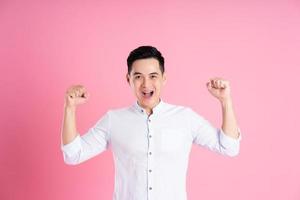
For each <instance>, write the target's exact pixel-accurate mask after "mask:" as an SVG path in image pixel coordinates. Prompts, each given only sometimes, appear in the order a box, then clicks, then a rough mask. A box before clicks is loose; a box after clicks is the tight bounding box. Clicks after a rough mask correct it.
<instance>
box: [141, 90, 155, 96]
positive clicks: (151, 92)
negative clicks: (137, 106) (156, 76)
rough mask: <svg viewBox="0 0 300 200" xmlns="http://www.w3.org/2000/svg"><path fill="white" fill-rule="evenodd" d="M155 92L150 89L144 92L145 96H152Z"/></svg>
mask: <svg viewBox="0 0 300 200" xmlns="http://www.w3.org/2000/svg"><path fill="white" fill-rule="evenodd" d="M153 94H154V91H149V92H142V95H143V97H145V98H150V97H152V96H153Z"/></svg>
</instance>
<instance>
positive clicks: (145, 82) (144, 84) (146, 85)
mask: <svg viewBox="0 0 300 200" xmlns="http://www.w3.org/2000/svg"><path fill="white" fill-rule="evenodd" d="M149 85H150V80H149V79H148V78H144V80H143V84H142V86H143V87H144V88H147V87H148V86H149Z"/></svg>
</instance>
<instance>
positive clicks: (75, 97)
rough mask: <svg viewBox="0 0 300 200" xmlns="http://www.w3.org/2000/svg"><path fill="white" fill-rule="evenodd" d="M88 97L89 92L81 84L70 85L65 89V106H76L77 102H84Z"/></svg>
mask: <svg viewBox="0 0 300 200" xmlns="http://www.w3.org/2000/svg"><path fill="white" fill-rule="evenodd" d="M88 97H89V93H88V92H87V91H86V89H85V87H84V86H83V85H72V86H70V87H69V88H68V89H67V91H66V94H65V106H67V107H76V106H77V105H79V104H83V103H85V102H86V101H87V100H88Z"/></svg>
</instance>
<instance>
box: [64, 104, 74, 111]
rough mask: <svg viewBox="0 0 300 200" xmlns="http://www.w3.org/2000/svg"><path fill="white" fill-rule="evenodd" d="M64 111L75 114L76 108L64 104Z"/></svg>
mask: <svg viewBox="0 0 300 200" xmlns="http://www.w3.org/2000/svg"><path fill="white" fill-rule="evenodd" d="M64 109H65V111H69V112H75V111H76V106H71V105H67V104H65V105H64Z"/></svg>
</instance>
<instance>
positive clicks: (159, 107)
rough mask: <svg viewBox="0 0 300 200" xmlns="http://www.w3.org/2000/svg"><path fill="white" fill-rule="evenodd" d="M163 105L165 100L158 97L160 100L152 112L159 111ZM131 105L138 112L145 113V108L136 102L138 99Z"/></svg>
mask: <svg viewBox="0 0 300 200" xmlns="http://www.w3.org/2000/svg"><path fill="white" fill-rule="evenodd" d="M164 105H165V102H164V101H163V100H162V99H161V98H160V102H159V103H158V104H157V105H156V106H155V107H154V108H153V109H152V111H153V114H156V113H159V112H160V111H161V110H162V108H163V107H164ZM133 107H134V108H135V109H136V110H137V111H139V112H140V113H147V112H146V110H145V109H144V108H143V107H141V106H140V105H139V104H138V101H135V103H134V105H133Z"/></svg>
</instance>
